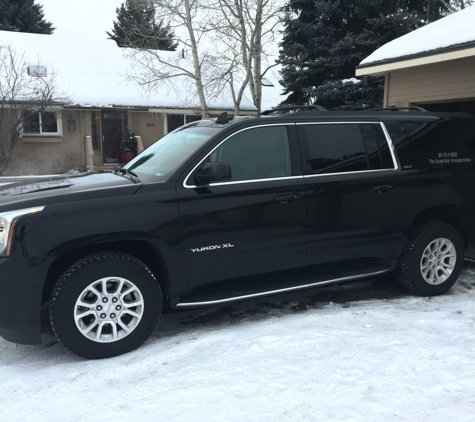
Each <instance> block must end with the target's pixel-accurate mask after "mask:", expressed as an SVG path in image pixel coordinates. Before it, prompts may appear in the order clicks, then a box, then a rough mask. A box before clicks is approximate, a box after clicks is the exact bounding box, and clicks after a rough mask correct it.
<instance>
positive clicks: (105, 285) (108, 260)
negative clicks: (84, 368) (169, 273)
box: [50, 252, 162, 359]
mask: <svg viewBox="0 0 475 422" xmlns="http://www.w3.org/2000/svg"><path fill="white" fill-rule="evenodd" d="M161 309H162V295H161V290H160V286H159V284H158V282H157V280H156V279H155V277H154V276H153V274H152V273H151V271H150V270H149V269H148V268H147V267H146V266H145V265H144V264H143V263H142V262H141V261H139V260H137V259H136V258H134V257H132V256H129V255H124V254H117V253H108V252H102V253H98V254H95V255H91V256H89V257H86V258H84V259H81V260H80V261H78V262H76V263H75V264H74V265H72V266H71V267H70V268H69V269H68V270H67V271H66V272H65V273H64V274H63V276H62V277H61V278H60V279H59V280H58V282H57V284H56V286H55V289H54V291H53V294H52V297H51V301H50V321H51V325H52V327H53V331H54V333H55V335H56V337H58V339H59V340H60V341H61V342H62V343H63V344H64V345H65V346H66V347H67V348H68V349H69V350H71V351H72V352H73V353H76V354H77V355H79V356H82V357H85V358H92V359H99V358H106V357H111V356H116V355H120V354H122V353H126V352H129V351H131V350H133V349H135V348H137V347H138V346H140V345H141V344H142V343H143V342H144V341H145V340H146V339H147V338H148V337H149V336H150V334H151V333H152V331H153V329H154V328H155V325H156V323H157V321H158V318H159V316H160V313H161Z"/></svg>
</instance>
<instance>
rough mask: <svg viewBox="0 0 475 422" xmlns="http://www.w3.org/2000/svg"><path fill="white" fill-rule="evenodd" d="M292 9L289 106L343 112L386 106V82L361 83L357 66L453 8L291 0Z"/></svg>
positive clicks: (371, 0)
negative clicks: (390, 43) (395, 40)
mask: <svg viewBox="0 0 475 422" xmlns="http://www.w3.org/2000/svg"><path fill="white" fill-rule="evenodd" d="M286 11H287V13H286V15H285V18H284V35H283V40H282V42H281V45H280V47H281V50H280V59H279V61H280V63H281V64H282V81H281V83H282V84H283V86H284V87H285V94H288V97H287V99H286V100H285V101H283V103H284V104H313V103H316V104H320V105H322V106H324V107H326V108H328V109H333V110H341V109H367V108H374V107H381V106H382V102H383V91H384V87H383V86H384V78H382V77H380V78H375V77H368V78H364V79H361V80H358V79H355V78H354V75H355V67H356V66H357V65H358V64H359V63H360V62H361V61H362V60H363V59H364V58H365V57H367V56H369V55H370V54H371V53H372V52H373V51H374V50H376V49H377V48H379V47H380V46H382V45H383V44H385V43H387V42H389V41H391V40H393V39H395V38H397V37H400V36H401V35H404V34H406V33H408V32H410V31H413V30H414V29H417V28H418V27H420V26H423V25H425V24H426V23H428V22H432V21H434V20H437V19H439V18H440V17H442V16H443V15H444V14H445V13H446V12H447V6H446V5H445V4H444V2H440V1H434V0H424V1H421V0H289V2H288V4H287V6H286ZM345 80H346V81H345Z"/></svg>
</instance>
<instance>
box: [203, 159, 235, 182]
mask: <svg viewBox="0 0 475 422" xmlns="http://www.w3.org/2000/svg"><path fill="white" fill-rule="evenodd" d="M226 180H231V166H230V165H229V164H225V163H206V164H205V165H204V166H203V168H202V169H201V171H199V172H198V173H196V174H195V177H194V181H195V183H196V184H197V185H206V184H208V183H211V182H224V181H226Z"/></svg>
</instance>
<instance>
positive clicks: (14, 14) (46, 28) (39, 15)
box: [0, 0, 54, 34]
mask: <svg viewBox="0 0 475 422" xmlns="http://www.w3.org/2000/svg"><path fill="white" fill-rule="evenodd" d="M0 31H15V32H31V33H34V34H52V33H53V31H54V28H53V24H52V23H51V22H47V21H45V19H44V13H43V6H41V5H39V4H35V0H0Z"/></svg>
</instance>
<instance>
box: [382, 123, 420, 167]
mask: <svg viewBox="0 0 475 422" xmlns="http://www.w3.org/2000/svg"><path fill="white" fill-rule="evenodd" d="M384 125H385V126H386V129H387V131H388V133H389V136H390V137H391V140H392V143H393V145H394V148H395V149H396V153H397V156H398V158H399V162H400V163H401V167H402V169H416V168H424V167H425V165H424V161H423V159H422V156H421V154H420V152H419V150H418V149H417V147H416V146H415V145H414V142H413V141H412V139H411V136H412V135H414V136H416V134H417V133H418V132H420V131H421V130H423V128H424V126H426V125H425V124H421V123H408V124H407V128H404V127H403V124H402V123H401V122H396V121H393V122H391V121H385V122H384ZM406 129H408V130H409V132H410V134H411V136H408V135H409V134H408V132H407V131H406Z"/></svg>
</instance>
